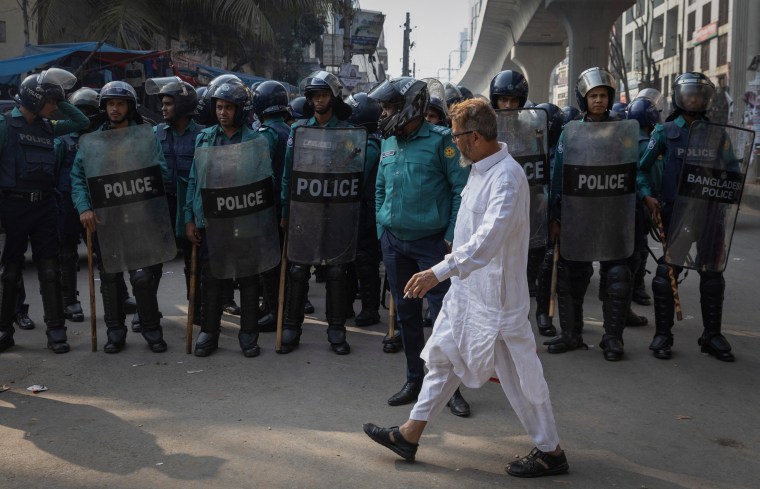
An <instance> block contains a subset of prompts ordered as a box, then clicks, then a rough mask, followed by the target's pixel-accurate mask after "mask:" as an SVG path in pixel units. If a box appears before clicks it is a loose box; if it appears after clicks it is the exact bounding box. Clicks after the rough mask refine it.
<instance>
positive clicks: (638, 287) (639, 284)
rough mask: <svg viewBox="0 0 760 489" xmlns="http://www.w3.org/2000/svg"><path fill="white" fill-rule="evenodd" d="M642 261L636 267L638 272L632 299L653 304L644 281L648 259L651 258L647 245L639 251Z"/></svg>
mask: <svg viewBox="0 0 760 489" xmlns="http://www.w3.org/2000/svg"><path fill="white" fill-rule="evenodd" d="M639 253H640V254H639V258H640V263H639V266H638V267H637V268H636V273H635V274H634V277H633V296H632V300H633V302H635V303H636V304H639V305H642V306H648V305H650V304H652V298H651V297H649V294H647V287H646V284H645V283H644V277H645V276H646V273H647V259H648V258H649V251H648V250H647V249H646V247H645V248H644V249H643V250H641V251H640V252H639Z"/></svg>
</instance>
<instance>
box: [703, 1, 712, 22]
mask: <svg viewBox="0 0 760 489" xmlns="http://www.w3.org/2000/svg"><path fill="white" fill-rule="evenodd" d="M711 20H712V3H710V2H707V3H706V4H704V5H702V26H703V27H704V26H706V25H707V24H709V23H710V21H711Z"/></svg>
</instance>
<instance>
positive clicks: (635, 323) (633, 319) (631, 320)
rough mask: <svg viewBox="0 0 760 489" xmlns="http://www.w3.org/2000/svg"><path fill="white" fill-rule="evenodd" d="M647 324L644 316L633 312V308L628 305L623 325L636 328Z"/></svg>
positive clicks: (647, 321)
mask: <svg viewBox="0 0 760 489" xmlns="http://www.w3.org/2000/svg"><path fill="white" fill-rule="evenodd" d="M647 324H649V320H648V319H647V318H646V317H644V316H639V315H638V314H636V313H635V312H633V309H631V307H628V316H626V318H625V325H626V326H627V327H631V328H637V327H641V326H646V325H647Z"/></svg>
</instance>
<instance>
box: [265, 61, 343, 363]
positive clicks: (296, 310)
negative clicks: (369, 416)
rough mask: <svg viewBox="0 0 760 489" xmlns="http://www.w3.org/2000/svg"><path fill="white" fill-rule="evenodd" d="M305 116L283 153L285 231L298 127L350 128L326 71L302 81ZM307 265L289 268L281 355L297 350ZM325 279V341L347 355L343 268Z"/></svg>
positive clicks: (329, 268)
mask: <svg viewBox="0 0 760 489" xmlns="http://www.w3.org/2000/svg"><path fill="white" fill-rule="evenodd" d="M304 81H305V85H304V96H305V97H306V105H304V112H305V113H304V115H305V116H308V117H309V118H308V119H301V120H299V121H297V122H296V123H295V124H293V126H292V127H291V131H290V137H289V139H288V149H287V151H286V153H285V168H284V171H283V176H282V228H283V229H287V228H288V219H289V217H290V197H291V195H290V178H291V173H292V171H293V137H294V131H295V130H296V128H298V127H299V126H302V125H303V126H310V127H314V126H318V127H326V128H340V127H353V125H352V124H351V123H349V122H348V121H347V120H346V119H348V118H349V117H350V116H351V107H349V106H348V105H347V104H346V103H345V102H344V101H343V99H342V98H341V91H342V86H341V84H340V81H339V80H338V78H337V77H336V76H335V75H333V74H331V73H327V72H325V71H318V72H315V73H312V74H311V75H309V76H308V77H307V78H306V79H305V80H304ZM310 268H311V267H310V265H307V264H301V263H292V264H290V269H289V271H288V282H287V291H286V295H285V297H286V299H285V313H284V314H285V317H284V318H283V332H282V348H281V350H280V353H290V352H292V351H293V350H294V349H295V348H297V347H298V345H299V342H300V338H301V327H302V325H303V321H304V305H305V302H306V294H307V292H308V282H309V278H310V277H311V272H310ZM325 275H326V277H325V278H326V280H325V281H326V284H325V286H326V288H327V297H326V301H327V304H326V306H327V307H326V310H327V311H326V312H327V324H328V326H327V340H328V341H329V343H330V348H331V349H332V351H333V353H335V354H337V355H347V354H349V353H350V352H351V347H350V345H349V344H348V341H346V313H347V309H348V308H347V307H346V304H347V303H348V301H347V298H346V293H347V289H348V287H347V274H346V266H345V265H327V266H326V268H325Z"/></svg>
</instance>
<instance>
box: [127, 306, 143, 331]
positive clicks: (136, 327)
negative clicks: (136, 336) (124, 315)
mask: <svg viewBox="0 0 760 489" xmlns="http://www.w3.org/2000/svg"><path fill="white" fill-rule="evenodd" d="M135 307H136V308H137V310H136V311H135V313H134V314H132V321H131V323H130V324H131V325H132V332H133V333H142V330H143V329H142V321H141V320H140V308H139V307H137V302H136V301H135Z"/></svg>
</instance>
